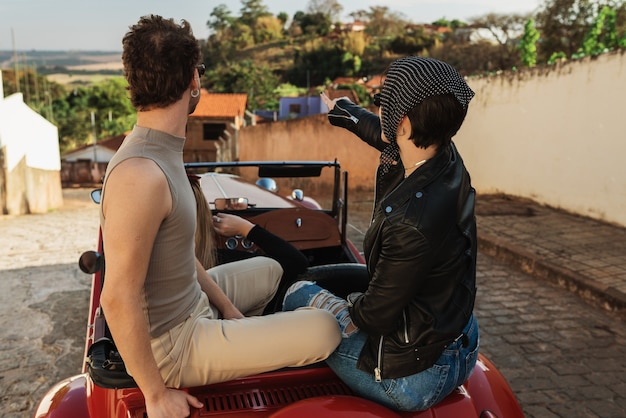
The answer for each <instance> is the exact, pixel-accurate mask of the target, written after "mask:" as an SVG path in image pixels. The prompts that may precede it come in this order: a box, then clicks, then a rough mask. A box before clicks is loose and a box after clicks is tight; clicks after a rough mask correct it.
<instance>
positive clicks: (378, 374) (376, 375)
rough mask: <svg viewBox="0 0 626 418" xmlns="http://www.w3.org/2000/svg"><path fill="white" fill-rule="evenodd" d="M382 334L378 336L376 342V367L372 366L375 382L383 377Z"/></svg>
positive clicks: (380, 380)
mask: <svg viewBox="0 0 626 418" xmlns="http://www.w3.org/2000/svg"><path fill="white" fill-rule="evenodd" d="M383 338H384V337H383V336H382V335H381V336H380V342H379V343H378V359H377V362H376V367H375V368H374V378H375V379H376V381H377V382H382V381H383V378H382V376H381V370H380V368H381V365H382V361H383Z"/></svg>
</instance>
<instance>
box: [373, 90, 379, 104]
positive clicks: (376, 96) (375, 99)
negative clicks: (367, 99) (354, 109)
mask: <svg viewBox="0 0 626 418" xmlns="http://www.w3.org/2000/svg"><path fill="white" fill-rule="evenodd" d="M372 100H373V102H374V105H375V106H378V107H380V93H376V94H375V95H374V97H373V98H372Z"/></svg>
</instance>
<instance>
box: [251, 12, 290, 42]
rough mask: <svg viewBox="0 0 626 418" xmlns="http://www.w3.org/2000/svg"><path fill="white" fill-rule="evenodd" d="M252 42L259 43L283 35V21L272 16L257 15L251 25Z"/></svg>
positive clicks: (279, 37)
mask: <svg viewBox="0 0 626 418" xmlns="http://www.w3.org/2000/svg"><path fill="white" fill-rule="evenodd" d="M252 32H253V37H254V43H255V44H261V43H265V42H270V41H274V40H277V39H281V38H282V37H283V22H281V21H280V20H279V19H278V18H276V17H274V16H261V17H259V18H258V19H257V20H256V22H255V23H254V26H253V27H252Z"/></svg>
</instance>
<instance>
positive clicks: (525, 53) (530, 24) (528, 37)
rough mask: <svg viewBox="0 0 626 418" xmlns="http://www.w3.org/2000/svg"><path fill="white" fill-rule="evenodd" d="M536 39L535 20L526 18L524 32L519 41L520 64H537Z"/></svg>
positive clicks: (537, 38) (527, 65)
mask: <svg viewBox="0 0 626 418" xmlns="http://www.w3.org/2000/svg"><path fill="white" fill-rule="evenodd" d="M538 40H539V31H538V30H537V29H536V28H535V21H534V20H533V19H528V20H527V21H526V25H524V34H523V35H522V38H521V39H520V43H519V50H520V55H521V60H522V64H523V65H525V66H526V67H534V66H535V65H537V41H538Z"/></svg>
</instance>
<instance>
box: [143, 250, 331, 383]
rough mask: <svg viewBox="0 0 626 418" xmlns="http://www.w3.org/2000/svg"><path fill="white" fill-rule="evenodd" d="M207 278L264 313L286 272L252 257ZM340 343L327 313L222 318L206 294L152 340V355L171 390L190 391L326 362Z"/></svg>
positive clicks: (247, 309)
mask: <svg viewBox="0 0 626 418" xmlns="http://www.w3.org/2000/svg"><path fill="white" fill-rule="evenodd" d="M209 274H210V275H211V276H212V277H213V278H214V279H215V281H216V282H217V283H218V285H219V286H220V287H221V288H222V289H223V290H224V292H225V293H226V295H227V296H228V297H229V298H230V300H231V301H233V303H234V304H235V306H237V308H238V309H239V310H240V311H241V312H242V313H244V314H246V315H249V314H250V313H252V314H255V313H256V314H258V313H260V312H262V310H263V308H264V307H265V305H266V304H267V303H268V302H269V301H270V300H271V298H272V297H273V295H274V293H275V292H276V288H277V286H278V283H279V281H280V276H281V275H282V269H281V268H280V265H279V264H278V263H277V262H276V261H274V260H272V259H269V258H266V257H254V258H252V259H249V260H244V261H238V262H236V263H229V264H223V265H221V266H217V267H215V268H213V269H210V270H209ZM276 276H278V277H276ZM340 341H341V333H340V331H339V326H338V325H337V321H336V320H335V318H334V317H333V316H332V314H330V313H329V312H327V311H323V310H318V309H306V308H305V309H299V310H296V311H292V312H281V313H277V314H273V315H266V316H253V317H246V318H244V319H234V320H223V319H217V314H216V312H215V309H214V308H212V307H211V305H210V304H209V301H208V298H207V297H206V295H205V294H204V293H202V295H201V297H200V299H199V301H198V304H197V306H196V309H195V310H194V312H193V313H192V315H191V316H190V317H189V318H188V319H187V320H186V321H185V322H183V323H182V324H179V325H178V326H176V327H174V328H172V329H171V330H169V331H168V332H166V333H164V334H163V335H161V336H159V337H157V338H153V339H152V352H153V354H154V357H155V359H156V362H157V365H158V366H159V370H160V371H161V376H162V377H163V379H164V381H165V384H166V385H167V386H169V387H191V386H200V385H205V384H210V383H217V382H223V381H227V380H231V379H234V378H237V377H243V376H249V375H252V374H257V373H262V372H266V371H271V370H276V369H280V368H282V367H291V366H304V365H307V364H312V363H315V362H318V361H321V360H324V359H326V358H327V357H328V356H329V355H330V354H331V353H332V352H333V350H334V349H335V348H336V347H337V345H338V344H339V342H340Z"/></svg>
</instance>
